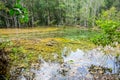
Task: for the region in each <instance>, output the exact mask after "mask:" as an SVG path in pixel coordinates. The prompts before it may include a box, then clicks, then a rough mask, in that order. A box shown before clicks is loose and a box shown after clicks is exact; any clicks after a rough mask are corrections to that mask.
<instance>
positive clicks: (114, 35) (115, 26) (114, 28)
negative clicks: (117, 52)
mask: <svg viewBox="0 0 120 80" xmlns="http://www.w3.org/2000/svg"><path fill="white" fill-rule="evenodd" d="M118 14H119V12H117V10H116V8H115V7H112V8H110V9H109V10H106V11H103V12H102V14H101V15H100V16H99V18H98V20H96V24H97V26H99V27H100V29H101V34H99V35H97V36H96V37H94V38H93V40H92V41H93V42H94V43H95V44H97V45H102V46H106V45H112V44H113V43H114V42H119V39H120V36H119V35H120V32H119V27H120V21H119V18H120V17H118Z"/></svg>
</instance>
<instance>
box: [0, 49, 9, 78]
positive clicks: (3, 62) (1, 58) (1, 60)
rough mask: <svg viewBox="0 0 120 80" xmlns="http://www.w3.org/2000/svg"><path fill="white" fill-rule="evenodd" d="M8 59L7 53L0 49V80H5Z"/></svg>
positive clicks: (7, 70) (7, 74)
mask: <svg viewBox="0 0 120 80" xmlns="http://www.w3.org/2000/svg"><path fill="white" fill-rule="evenodd" d="M9 69H10V66H9V58H8V53H7V52H5V50H4V49H0V80H6V78H7V77H8V76H9V75H10V74H9Z"/></svg>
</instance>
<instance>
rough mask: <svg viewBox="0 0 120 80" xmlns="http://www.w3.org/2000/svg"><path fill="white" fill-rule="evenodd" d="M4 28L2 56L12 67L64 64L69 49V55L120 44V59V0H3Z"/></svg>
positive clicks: (0, 45)
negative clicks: (64, 52)
mask: <svg viewBox="0 0 120 80" xmlns="http://www.w3.org/2000/svg"><path fill="white" fill-rule="evenodd" d="M52 26H54V27H52ZM0 28H1V29H0V53H1V54H2V57H3V55H4V53H5V56H4V57H3V59H4V58H7V59H5V61H8V64H9V65H11V66H10V67H11V68H12V67H25V68H28V67H30V66H31V65H32V64H34V63H38V62H39V61H38V59H40V58H43V59H44V60H45V61H57V62H63V59H62V57H61V55H62V52H63V49H64V48H65V47H66V48H68V51H66V54H67V53H69V52H70V51H71V50H72V51H75V50H76V49H78V48H79V49H81V50H84V51H86V50H90V49H93V48H95V47H97V45H98V46H99V45H101V46H104V47H105V46H107V45H111V46H113V44H114V43H117V42H118V44H117V46H115V47H116V49H117V50H118V51H117V50H116V53H117V57H119V53H118V52H119V50H120V47H119V46H120V45H119V43H120V0H99V1H98V0H1V1H0ZM94 43H95V44H94ZM106 52H109V53H110V51H109V50H108V51H106ZM55 55H56V57H57V58H55ZM2 57H1V55H0V59H1V60H2ZM71 62H72V61H71ZM2 63H3V62H2V61H1V62H0V65H1V64H2ZM5 66H6V65H5ZM3 67H4V65H3ZM7 67H9V66H7ZM5 68H6V67H5ZM0 69H2V68H1V67H0ZM6 70H7V69H6ZM5 74H7V73H5Z"/></svg>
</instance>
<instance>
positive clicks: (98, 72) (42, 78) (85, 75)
mask: <svg viewBox="0 0 120 80" xmlns="http://www.w3.org/2000/svg"><path fill="white" fill-rule="evenodd" d="M66 52H67V48H64V50H63V52H62V57H63V60H64V62H63V63H62V64H60V63H57V62H45V61H44V60H43V59H40V63H38V64H35V65H34V66H32V67H31V69H30V70H27V71H26V70H25V69H24V68H21V69H20V73H19V75H16V74H14V73H12V72H11V73H12V75H16V76H13V77H12V78H11V80H120V74H119V72H120V56H119V57H118V58H117V59H116V57H115V56H113V55H111V54H106V55H105V54H104V53H103V51H101V50H100V49H99V48H97V49H93V50H90V51H87V52H83V51H82V50H79V49H78V50H76V51H75V52H73V51H71V52H70V53H69V54H67V55H66ZM54 56H55V58H57V55H54Z"/></svg>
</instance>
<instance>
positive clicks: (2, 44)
mask: <svg viewBox="0 0 120 80" xmlns="http://www.w3.org/2000/svg"><path fill="white" fill-rule="evenodd" d="M12 45H13V43H12V42H11V41H7V42H0V49H1V50H2V49H5V48H7V47H10V46H12Z"/></svg>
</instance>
